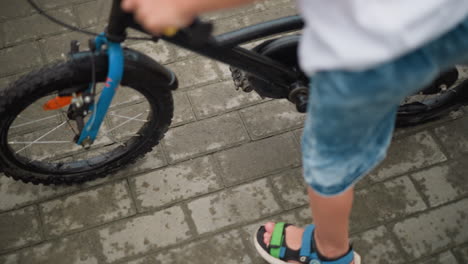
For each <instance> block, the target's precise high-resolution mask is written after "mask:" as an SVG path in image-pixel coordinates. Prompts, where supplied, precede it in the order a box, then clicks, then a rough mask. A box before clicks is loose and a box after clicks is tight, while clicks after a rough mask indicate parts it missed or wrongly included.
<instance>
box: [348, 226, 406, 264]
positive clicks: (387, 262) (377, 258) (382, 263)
mask: <svg viewBox="0 0 468 264" xmlns="http://www.w3.org/2000/svg"><path fill="white" fill-rule="evenodd" d="M393 241H394V240H393V239H392V234H391V232H389V231H388V230H387V228H386V227H384V226H379V227H376V228H374V229H371V230H369V231H366V232H364V233H360V234H357V235H354V236H352V237H351V242H352V243H353V247H354V250H355V251H356V252H357V253H358V254H359V255H361V257H362V263H378V264H397V263H401V264H403V263H407V262H406V261H405V259H404V257H403V255H402V253H401V252H399V250H398V247H397V246H396V245H395V243H394V242H393Z"/></svg>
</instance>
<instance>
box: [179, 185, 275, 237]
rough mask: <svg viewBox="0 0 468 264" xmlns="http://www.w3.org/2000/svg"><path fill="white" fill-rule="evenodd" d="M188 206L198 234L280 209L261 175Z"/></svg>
mask: <svg viewBox="0 0 468 264" xmlns="http://www.w3.org/2000/svg"><path fill="white" fill-rule="evenodd" d="M188 208H189V210H190V211H191V213H192V218H193V220H194V222H195V225H196V227H197V230H198V232H199V233H200V234H204V233H206V232H212V231H215V230H218V229H220V228H223V227H227V226H230V225H233V224H238V223H242V222H245V221H252V220H255V219H259V218H262V217H265V216H267V215H270V214H273V213H275V212H278V211H279V210H280V207H279V205H278V203H277V202H276V201H275V199H274V197H273V193H272V190H271V188H270V187H269V186H268V184H267V181H266V180H265V179H261V180H259V181H256V182H253V183H249V184H246V185H241V186H238V187H235V188H232V189H228V190H225V191H222V192H220V193H215V194H211V195H209V196H206V197H202V198H199V199H196V200H194V201H192V202H190V203H188Z"/></svg>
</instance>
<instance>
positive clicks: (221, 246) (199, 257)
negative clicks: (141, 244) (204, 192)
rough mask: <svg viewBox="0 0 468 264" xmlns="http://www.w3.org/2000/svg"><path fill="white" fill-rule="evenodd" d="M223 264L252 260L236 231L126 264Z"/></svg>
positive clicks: (249, 261)
mask: <svg viewBox="0 0 468 264" xmlns="http://www.w3.org/2000/svg"><path fill="white" fill-rule="evenodd" d="M187 262H190V263H193V264H206V263H223V264H237V263H245V264H251V263H253V262H252V259H251V258H250V256H249V255H248V254H246V249H245V246H244V244H243V241H242V237H241V234H240V232H239V231H238V230H233V231H230V232H225V233H222V234H219V235H216V236H212V237H209V238H207V239H202V240H200V241H197V242H193V243H190V244H188V245H186V246H182V247H178V248H175V249H171V250H168V251H163V252H162V253H158V254H156V255H150V256H147V257H144V258H140V259H137V260H134V261H130V262H127V264H152V263H187Z"/></svg>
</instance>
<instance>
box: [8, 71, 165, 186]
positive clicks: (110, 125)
mask: <svg viewBox="0 0 468 264" xmlns="http://www.w3.org/2000/svg"><path fill="white" fill-rule="evenodd" d="M73 63H75V64H76V62H73ZM73 63H72V62H66V63H62V64H57V65H54V66H51V67H48V68H45V69H42V70H40V71H38V72H35V73H31V74H29V75H27V76H24V77H23V78H21V79H20V80H18V81H17V82H16V83H15V84H14V85H12V86H11V87H10V88H9V89H7V90H6V91H5V92H4V94H2V96H0V110H1V112H2V114H0V165H1V167H3V170H4V173H5V175H7V176H10V177H12V178H14V179H16V180H22V181H23V182H31V183H34V184H39V183H42V184H46V185H47V184H73V183H82V182H85V181H89V180H93V179H96V178H98V177H103V176H105V175H108V174H109V173H111V172H113V171H115V170H117V169H119V168H121V167H122V166H124V165H127V164H129V163H131V162H133V161H135V160H136V159H137V158H138V157H140V156H142V155H143V154H145V153H147V152H149V151H151V149H152V148H153V146H155V145H156V144H158V143H159V141H160V140H161V139H162V138H163V136H164V133H165V132H166V131H167V129H168V128H169V125H170V123H171V119H172V116H173V99H172V95H171V91H170V90H169V89H167V88H162V87H158V79H157V77H155V76H154V75H151V74H149V73H148V72H146V71H145V70H142V69H141V68H139V67H135V65H133V66H132V65H127V64H126V66H125V70H124V78H123V80H122V85H121V86H120V87H119V89H118V90H117V93H116V95H115V97H114V100H113V102H112V105H111V107H110V108H109V111H108V114H107V116H106V118H105V120H104V122H103V125H102V127H101V129H100V132H99V134H98V137H97V138H96V140H95V142H94V143H93V145H92V146H91V148H89V149H84V148H83V147H81V146H78V145H76V143H75V139H76V137H77V136H78V134H79V128H78V123H77V122H76V120H73V119H70V118H69V115H68V111H67V108H68V107H64V108H61V109H56V110H50V111H45V110H44V109H43V106H44V104H45V103H46V102H48V101H49V100H50V99H51V98H55V97H56V96H57V95H58V94H59V93H60V92H61V91H64V90H65V89H67V88H68V89H69V88H70V87H76V86H84V87H86V84H88V83H89V82H90V81H91V80H90V79H91V75H90V74H89V72H90V70H89V69H88V70H85V71H83V72H81V73H76V72H74V69H76V65H72V64H73ZM83 63H84V62H83ZM82 66H83V67H82V68H86V67H87V66H85V65H82ZM90 67H91V66H90V65H89V68H90ZM105 78H106V70H98V71H97V72H96V81H97V86H96V87H97V89H96V98H95V99H96V100H97V99H98V98H99V94H100V90H101V89H102V87H103V85H104V81H105ZM89 116H90V115H89V114H88V115H87V116H86V117H85V120H84V122H86V121H88V119H89Z"/></svg>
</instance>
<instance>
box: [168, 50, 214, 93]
mask: <svg viewBox="0 0 468 264" xmlns="http://www.w3.org/2000/svg"><path fill="white" fill-rule="evenodd" d="M167 67H169V68H170V69H171V70H173V71H174V73H175V74H176V76H177V78H178V79H179V89H184V88H188V87H192V86H200V85H202V84H205V83H209V82H212V81H215V80H216V79H217V78H218V75H217V69H216V65H215V63H214V61H212V60H210V59H206V58H202V57H195V58H190V59H187V60H184V61H180V62H176V63H172V64H169V65H167Z"/></svg>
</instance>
